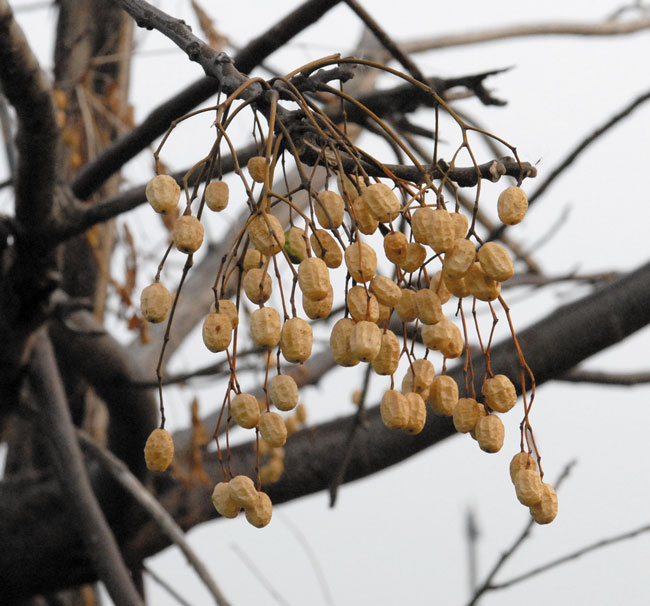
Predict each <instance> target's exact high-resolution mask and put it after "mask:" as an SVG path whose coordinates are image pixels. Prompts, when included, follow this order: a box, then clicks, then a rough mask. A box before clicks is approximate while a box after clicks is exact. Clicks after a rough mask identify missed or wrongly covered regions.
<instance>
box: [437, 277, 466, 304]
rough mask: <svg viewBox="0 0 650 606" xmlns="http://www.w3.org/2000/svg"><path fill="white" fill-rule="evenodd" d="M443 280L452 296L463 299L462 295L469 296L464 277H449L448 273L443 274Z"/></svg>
mask: <svg viewBox="0 0 650 606" xmlns="http://www.w3.org/2000/svg"><path fill="white" fill-rule="evenodd" d="M443 282H444V283H445V286H446V287H447V289H448V290H449V292H451V294H452V295H454V297H458V298H459V299H463V298H464V297H469V296H470V292H469V288H468V287H467V283H466V282H465V277H462V278H450V277H449V276H448V275H446V274H444V279H443Z"/></svg>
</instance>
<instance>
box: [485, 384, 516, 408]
mask: <svg viewBox="0 0 650 606" xmlns="http://www.w3.org/2000/svg"><path fill="white" fill-rule="evenodd" d="M483 395H484V396H485V403H486V404H487V405H488V406H489V407H490V408H491V409H492V410H496V411H497V412H508V411H509V410H510V409H511V408H512V407H513V406H514V405H515V404H516V403H517V390H516V389H515V386H514V385H513V384H512V381H511V380H510V379H509V378H508V377H506V376H505V375H494V376H493V377H491V378H489V379H486V380H485V381H484V383H483Z"/></svg>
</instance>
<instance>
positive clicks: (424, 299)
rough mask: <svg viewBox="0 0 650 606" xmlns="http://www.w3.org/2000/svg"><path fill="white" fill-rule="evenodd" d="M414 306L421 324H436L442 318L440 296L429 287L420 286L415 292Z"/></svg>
mask: <svg viewBox="0 0 650 606" xmlns="http://www.w3.org/2000/svg"><path fill="white" fill-rule="evenodd" d="M415 307H416V309H417V312H418V318H420V322H422V323H423V324H436V323H437V322H440V320H442V318H443V314H442V303H441V302H440V297H439V296H438V295H437V294H436V293H435V292H433V291H432V290H431V289H429V288H422V289H420V290H418V291H417V292H416V293H415Z"/></svg>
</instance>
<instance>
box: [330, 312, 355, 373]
mask: <svg viewBox="0 0 650 606" xmlns="http://www.w3.org/2000/svg"><path fill="white" fill-rule="evenodd" d="M354 326H355V323H354V320H353V319H352V318H341V319H340V320H338V321H337V322H336V323H335V324H334V326H333V327H332V332H331V334H330V349H331V350H332V357H333V358H334V361H335V362H336V363H337V364H338V365H339V366H356V365H357V364H358V363H359V358H358V357H357V356H356V355H355V354H354V353H353V352H352V349H351V348H350V337H351V335H352V331H353V330H354Z"/></svg>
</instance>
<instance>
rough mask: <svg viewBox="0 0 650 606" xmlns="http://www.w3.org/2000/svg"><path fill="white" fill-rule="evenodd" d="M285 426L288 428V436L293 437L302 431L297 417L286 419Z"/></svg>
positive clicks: (292, 416)
mask: <svg viewBox="0 0 650 606" xmlns="http://www.w3.org/2000/svg"><path fill="white" fill-rule="evenodd" d="M284 425H285V427H286V428H287V436H292V435H293V434H294V433H297V432H299V431H300V421H298V417H297V416H296V415H291V416H290V417H286V418H285V419H284Z"/></svg>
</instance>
